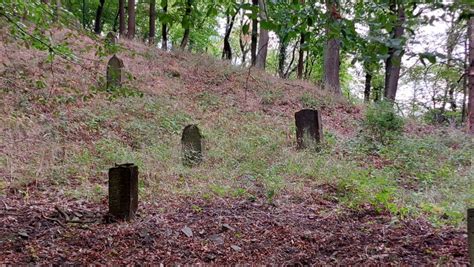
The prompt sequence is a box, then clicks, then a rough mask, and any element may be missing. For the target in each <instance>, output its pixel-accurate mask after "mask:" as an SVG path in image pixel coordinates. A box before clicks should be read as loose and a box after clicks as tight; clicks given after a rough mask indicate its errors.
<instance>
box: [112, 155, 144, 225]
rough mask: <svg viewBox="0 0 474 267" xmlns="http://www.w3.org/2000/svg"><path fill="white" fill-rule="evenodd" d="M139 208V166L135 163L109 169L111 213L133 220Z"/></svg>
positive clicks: (118, 217)
mask: <svg viewBox="0 0 474 267" xmlns="http://www.w3.org/2000/svg"><path fill="white" fill-rule="evenodd" d="M137 208H138V167H137V166H135V165H134V164H133V163H127V164H121V165H116V166H115V167H113V168H110V169H109V214H110V215H111V216H112V217H113V218H115V219H120V220H131V219H133V218H134V217H135V213H136V212H137Z"/></svg>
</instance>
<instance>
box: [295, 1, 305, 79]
mask: <svg viewBox="0 0 474 267" xmlns="http://www.w3.org/2000/svg"><path fill="white" fill-rule="evenodd" d="M304 1H305V0H300V3H301V5H304ZM304 42H305V33H304V32H302V33H301V37H300V50H299V52H298V68H297V72H296V77H297V78H298V79H300V80H301V79H303V69H304V50H303V48H304Z"/></svg>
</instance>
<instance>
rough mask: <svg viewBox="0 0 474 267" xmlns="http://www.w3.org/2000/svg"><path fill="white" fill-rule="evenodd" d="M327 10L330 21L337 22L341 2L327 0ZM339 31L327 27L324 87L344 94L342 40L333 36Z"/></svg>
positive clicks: (331, 22)
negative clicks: (342, 86) (342, 87)
mask: <svg viewBox="0 0 474 267" xmlns="http://www.w3.org/2000/svg"><path fill="white" fill-rule="evenodd" d="M326 7H327V12H328V13H329V23H330V24H333V23H336V22H337V20H338V19H339V13H338V10H339V2H338V0H326ZM335 34H338V33H334V32H332V31H331V29H330V27H327V28H326V36H327V38H328V40H327V41H326V44H325V47H324V77H323V82H324V88H325V89H327V90H330V91H332V92H334V93H336V94H339V95H340V94H342V92H341V85H340V80H339V65H340V58H339V50H340V41H339V40H338V39H337V38H336V37H332V35H335Z"/></svg>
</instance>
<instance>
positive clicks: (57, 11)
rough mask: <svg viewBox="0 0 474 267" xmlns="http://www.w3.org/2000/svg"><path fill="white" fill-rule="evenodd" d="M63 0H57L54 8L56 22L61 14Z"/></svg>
mask: <svg viewBox="0 0 474 267" xmlns="http://www.w3.org/2000/svg"><path fill="white" fill-rule="evenodd" d="M60 13H61V0H56V6H55V8H54V22H58V21H59V18H60V16H61V14H60Z"/></svg>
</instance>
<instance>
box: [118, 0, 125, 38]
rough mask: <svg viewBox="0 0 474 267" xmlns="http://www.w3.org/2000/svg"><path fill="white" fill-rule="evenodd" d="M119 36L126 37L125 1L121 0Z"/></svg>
mask: <svg viewBox="0 0 474 267" xmlns="http://www.w3.org/2000/svg"><path fill="white" fill-rule="evenodd" d="M119 34H120V37H122V36H124V35H125V0H119Z"/></svg>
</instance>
